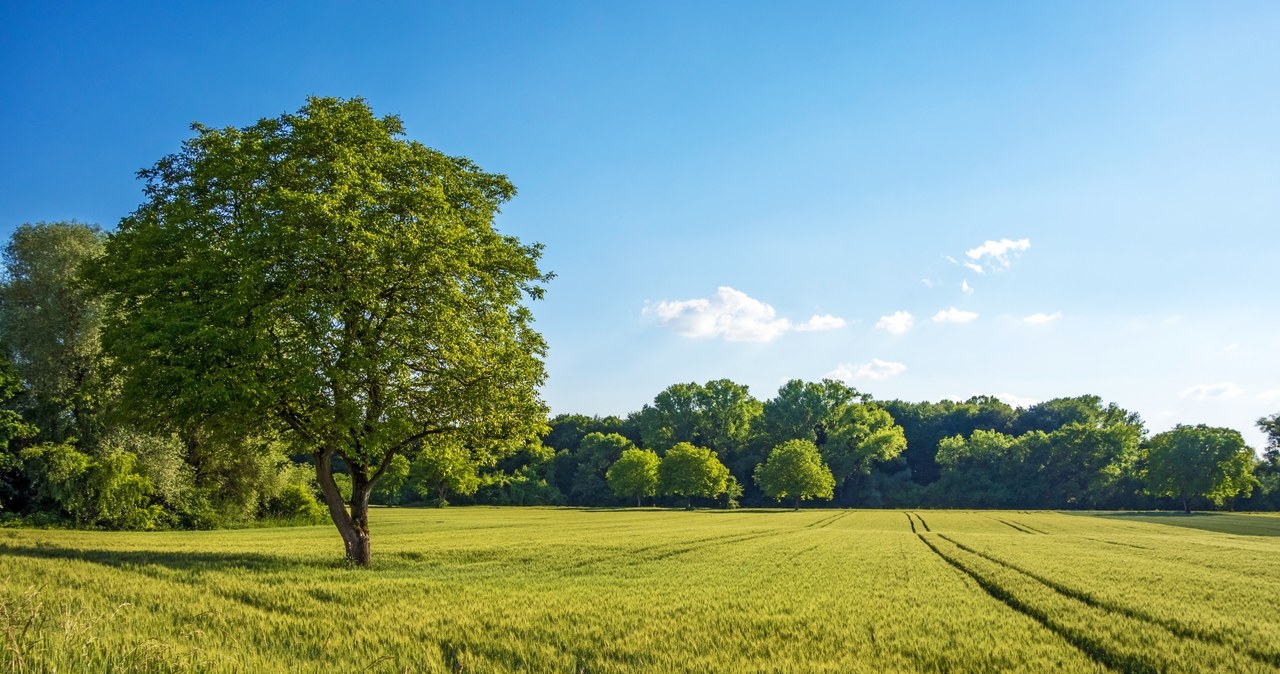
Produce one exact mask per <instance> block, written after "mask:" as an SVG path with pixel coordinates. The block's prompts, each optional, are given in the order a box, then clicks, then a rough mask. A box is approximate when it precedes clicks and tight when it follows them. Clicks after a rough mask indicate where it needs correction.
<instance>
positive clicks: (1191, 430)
mask: <svg viewBox="0 0 1280 674" xmlns="http://www.w3.org/2000/svg"><path fill="white" fill-rule="evenodd" d="M1254 461H1255V459H1254V456H1253V450H1251V449H1249V446H1248V445H1246V444H1245V443H1244V438H1242V437H1240V432H1239V431H1235V430H1232V429H1230V428H1215V427H1212V426H1206V425H1204V424H1200V425H1197V426H1184V425H1181V424H1179V425H1178V426H1177V427H1175V428H1174V429H1173V430H1171V431H1165V432H1164V433H1161V434H1159V435H1157V436H1155V437H1154V438H1151V443H1150V445H1149V446H1148V450H1147V474H1146V482H1147V492H1148V493H1150V494H1151V495H1153V496H1171V497H1173V498H1175V499H1177V500H1178V501H1180V502H1181V503H1182V510H1183V512H1186V513H1190V512H1191V499H1193V498H1195V497H1198V496H1203V497H1205V498H1207V499H1209V500H1210V501H1211V502H1213V504H1214V505H1222V502H1223V501H1224V500H1226V499H1227V498H1229V497H1232V496H1235V495H1236V494H1239V493H1240V492H1242V491H1244V490H1245V489H1247V488H1249V487H1252V486H1253V484H1254V482H1255V480H1254V477H1253V472H1252V470H1253V463H1254Z"/></svg>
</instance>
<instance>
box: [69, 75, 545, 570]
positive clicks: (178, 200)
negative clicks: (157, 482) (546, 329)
mask: <svg viewBox="0 0 1280 674" xmlns="http://www.w3.org/2000/svg"><path fill="white" fill-rule="evenodd" d="M193 128H194V130H195V137H194V138H191V139H189V140H187V141H186V142H185V143H184V144H183V146H182V149H181V150H180V151H179V152H178V153H176V154H174V155H170V156H167V157H164V158H163V159H161V160H160V161H158V162H157V163H156V164H155V165H154V166H152V167H151V168H148V169H145V170H143V171H142V172H141V173H140V175H141V177H142V179H143V180H145V181H146V186H145V188H144V192H145V195H146V201H145V202H144V203H143V204H142V205H141V206H139V208H138V209H137V210H135V211H134V212H133V213H132V214H131V215H129V216H127V217H125V218H124V219H123V220H122V221H121V222H120V224H119V226H118V228H117V229H116V231H115V233H114V234H112V236H111V238H110V241H109V242H108V244H107V255H105V256H104V258H103V264H102V266H101V268H100V271H99V272H97V273H95V274H93V278H94V279H95V281H96V285H97V287H98V289H99V290H101V291H103V292H105V293H107V297H108V299H109V301H110V305H109V306H110V311H109V312H108V314H107V315H108V320H107V322H106V324H105V325H104V330H103V346H104V348H105V350H106V351H107V353H108V354H109V355H110V357H111V358H112V359H113V360H114V362H115V363H117V364H118V365H119V366H121V367H122V368H123V369H124V371H125V372H126V373H127V375H128V377H127V379H126V380H125V381H124V384H123V396H124V405H123V406H124V407H127V408H129V409H133V410H137V411H139V413H140V414H143V413H144V414H146V415H151V416H155V417H159V418H166V419H172V420H175V421H177V422H179V423H189V422H192V421H193V420H206V419H211V418H217V419H220V420H223V421H224V422H225V423H227V424H234V425H239V426H240V427H242V428H243V427H250V428H251V427H254V426H255V425H262V426H272V427H278V428H282V429H283V431H284V432H285V433H286V434H287V436H288V440H289V441H290V442H291V443H292V444H293V445H294V446H296V447H300V448H303V449H304V450H305V451H307V452H309V453H311V455H312V458H313V460H314V464H315V469H316V478H317V481H318V482H319V486H320V489H321V492H322V493H323V496H324V501H325V504H326V505H327V507H328V510H329V514H330V516H331V518H332V519H333V522H334V525H335V526H336V527H337V529H338V532H339V534H341V537H342V540H343V543H344V546H345V549H346V556H347V558H348V559H349V560H351V561H352V562H354V563H356V564H359V565H368V564H370V563H371V560H372V549H371V547H370V534H369V519H368V504H369V497H370V494H371V493H372V491H373V488H374V487H375V485H376V483H377V482H378V481H379V480H380V479H381V478H382V476H383V475H384V474H385V473H386V471H387V470H388V468H389V467H390V466H391V464H392V462H393V461H394V460H395V457H396V456H397V455H407V454H409V453H411V452H412V451H414V448H415V447H417V446H418V444H419V443H420V442H422V441H424V440H427V439H429V438H433V437H435V436H450V437H455V438H457V439H458V441H459V442H462V443H464V444H466V445H467V446H470V447H476V448H481V447H484V448H489V447H494V448H497V449H500V450H502V451H504V452H505V451H506V450H508V449H510V448H514V447H516V446H519V445H520V444H521V443H523V442H524V441H525V440H526V439H529V438H532V437H535V436H537V435H540V434H541V433H542V432H543V430H544V428H545V424H546V408H545V405H543V403H542V402H541V400H540V399H539V398H538V394H537V388H538V386H539V385H540V384H541V383H542V382H543V380H544V378H545V369H544V366H543V363H542V359H541V357H542V356H543V354H544V352H545V348H546V347H545V342H544V340H543V339H542V337H541V336H540V335H539V334H538V333H537V332H536V331H534V330H533V327H532V314H531V312H530V310H529V308H528V306H527V300H530V299H537V298H539V297H541V296H542V293H543V291H542V287H541V284H542V283H544V282H545V281H547V280H548V279H549V278H550V277H549V275H546V274H544V273H543V272H541V271H540V270H539V269H538V259H539V257H540V255H541V248H540V246H538V245H526V244H523V243H521V242H520V241H519V240H517V239H516V238H514V237H512V236H508V235H503V234H500V233H499V232H498V231H496V230H495V229H494V226H493V221H494V217H495V215H496V214H497V213H498V210H499V207H500V206H501V205H502V204H503V203H504V202H506V201H507V200H509V199H510V198H511V197H512V196H514V195H515V188H514V187H513V186H512V185H511V183H510V182H509V181H508V180H507V178H506V177H505V176H502V175H498V174H492V173H485V172H483V171H482V170H480V169H479V167H477V166H476V165H475V164H474V163H472V162H471V161H470V160H467V159H465V158H462V157H449V156H446V155H444V154H441V153H439V152H437V151H434V150H431V149H429V148H427V147H425V146H423V145H422V144H420V143H417V142H410V141H406V140H404V139H403V137H402V136H403V132H404V127H403V124H402V123H401V121H400V119H398V118H396V117H394V116H388V117H382V118H378V117H375V116H374V114H373V111H372V110H370V108H369V106H368V105H367V104H366V103H365V102H364V101H363V100H360V99H353V100H340V99H334V98H311V99H308V101H307V103H306V105H304V106H303V107H302V108H301V109H300V110H299V111H298V112H297V113H294V114H284V115H281V116H279V117H276V118H270V119H263V120H261V121H259V122H258V123H256V124H253V125H251V126H248V127H244V128H226V129H212V128H208V127H205V126H201V125H198V124H197V125H194V127H193ZM336 462H340V463H341V464H344V465H345V466H346V467H347V470H348V471H349V474H350V475H351V479H352V489H353V497H352V499H351V500H350V503H349V504H347V503H344V500H343V499H342V497H341V494H339V492H338V489H337V486H336V484H335V482H334V479H333V475H334V466H335V463H336Z"/></svg>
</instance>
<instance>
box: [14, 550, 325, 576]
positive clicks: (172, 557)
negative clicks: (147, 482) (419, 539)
mask: <svg viewBox="0 0 1280 674" xmlns="http://www.w3.org/2000/svg"><path fill="white" fill-rule="evenodd" d="M4 556H14V557H27V558H30V559H68V560H78V561H83V562H92V563H94V564H101V565H103V566H110V567H114V568H118V569H125V570H136V569H137V568H139V567H146V566H160V567H164V568H167V569H172V570H175V571H226V570H231V569H239V570H245V571H257V572H265V571H291V570H295V569H304V568H308V569H334V568H343V567H345V566H346V563H345V562H342V561H336V562H328V561H320V560H302V559H294V558H288V557H276V556H273V555H264V554H260V553H251V552H249V553H240V552H238V553H229V552H176V551H171V552H162V551H154V550H94V549H84V548H63V547H57V546H50V545H34V546H20V545H12V544H7V543H0V557H4Z"/></svg>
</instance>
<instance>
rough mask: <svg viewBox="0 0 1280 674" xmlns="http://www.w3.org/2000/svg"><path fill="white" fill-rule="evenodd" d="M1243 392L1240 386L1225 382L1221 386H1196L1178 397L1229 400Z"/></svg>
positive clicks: (1184, 398)
mask: <svg viewBox="0 0 1280 674" xmlns="http://www.w3.org/2000/svg"><path fill="white" fill-rule="evenodd" d="M1243 392H1244V390H1243V389H1241V388H1240V387H1239V386H1236V385H1235V384H1233V383H1231V382H1229V381H1224V382H1222V383H1220V384H1196V385H1195V386H1191V387H1188V388H1187V389H1184V390H1183V391H1182V393H1179V394H1178V397H1179V398H1182V399H1183V400H1227V399H1230V398H1234V397H1236V396H1238V395H1240V394H1241V393H1243Z"/></svg>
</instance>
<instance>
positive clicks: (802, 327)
mask: <svg viewBox="0 0 1280 674" xmlns="http://www.w3.org/2000/svg"><path fill="white" fill-rule="evenodd" d="M843 327H844V319H843V318H840V317H839V316H832V315H831V314H822V315H821V316H812V317H810V318H809V320H807V321H805V322H804V323H801V324H799V325H797V326H796V330H798V331H800V332H816V331H818V330H835V329H836V328H843Z"/></svg>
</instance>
